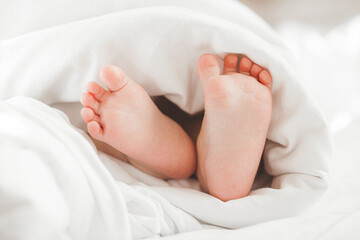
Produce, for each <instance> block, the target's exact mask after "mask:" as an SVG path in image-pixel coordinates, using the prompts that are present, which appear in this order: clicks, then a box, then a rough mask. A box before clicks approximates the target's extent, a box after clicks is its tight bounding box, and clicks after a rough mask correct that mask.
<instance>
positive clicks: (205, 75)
mask: <svg viewBox="0 0 360 240" xmlns="http://www.w3.org/2000/svg"><path fill="white" fill-rule="evenodd" d="M198 75H199V79H200V82H204V81H206V80H210V79H213V78H215V77H218V76H220V64H219V61H218V59H217V58H216V57H215V56H214V55H212V54H204V55H202V56H201V57H200V58H199V62H198Z"/></svg>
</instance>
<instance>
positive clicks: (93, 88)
mask: <svg viewBox="0 0 360 240" xmlns="http://www.w3.org/2000/svg"><path fill="white" fill-rule="evenodd" d="M86 91H88V92H89V93H91V95H93V96H94V97H95V99H96V100H98V101H100V102H101V101H102V100H103V99H104V98H105V97H106V95H107V94H108V92H107V91H105V89H103V88H102V87H100V86H99V84H97V83H96V82H88V84H87V85H86Z"/></svg>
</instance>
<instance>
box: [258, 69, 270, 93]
mask: <svg viewBox="0 0 360 240" xmlns="http://www.w3.org/2000/svg"><path fill="white" fill-rule="evenodd" d="M259 81H260V83H262V84H263V85H265V86H266V87H268V88H269V89H271V87H272V78H271V75H270V73H269V72H268V71H267V70H262V71H261V72H260V73H259Z"/></svg>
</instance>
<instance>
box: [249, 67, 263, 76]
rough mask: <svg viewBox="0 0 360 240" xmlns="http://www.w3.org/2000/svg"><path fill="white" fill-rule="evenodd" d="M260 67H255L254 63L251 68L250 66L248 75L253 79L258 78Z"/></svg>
mask: <svg viewBox="0 0 360 240" xmlns="http://www.w3.org/2000/svg"><path fill="white" fill-rule="evenodd" d="M262 70H263V69H262V67H260V66H259V65H257V64H256V63H254V64H253V65H252V66H251V69H250V75H251V76H252V77H254V78H258V77H259V74H260V72H261V71H262Z"/></svg>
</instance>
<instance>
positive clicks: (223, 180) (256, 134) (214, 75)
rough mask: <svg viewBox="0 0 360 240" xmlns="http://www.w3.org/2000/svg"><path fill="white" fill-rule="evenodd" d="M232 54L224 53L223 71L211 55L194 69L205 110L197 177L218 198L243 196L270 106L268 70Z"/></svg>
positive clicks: (254, 166)
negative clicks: (221, 71) (196, 69)
mask: <svg viewBox="0 0 360 240" xmlns="http://www.w3.org/2000/svg"><path fill="white" fill-rule="evenodd" d="M238 61H239V59H238V57H237V56H236V55H227V56H226V57H225V59H224V73H223V74H221V73H220V65H219V61H218V60H217V58H216V57H215V56H213V55H209V54H205V55H203V56H201V57H200V59H199V63H198V74H199V78H200V83H201V88H202V91H203V94H204V103H205V115H204V119H203V123H202V126H201V131H200V134H199V137H198V140H197V149H198V170H197V175H198V178H199V180H200V182H201V184H202V186H203V188H204V189H205V190H208V191H209V193H210V194H211V195H213V196H215V197H218V198H219V199H221V200H224V201H227V200H231V199H236V198H241V197H244V196H246V195H247V194H248V193H249V191H250V189H251V186H252V184H253V181H254V177H255V174H256V172H257V169H258V166H259V163H260V159H261V155H262V152H263V148H264V144H265V139H266V135H267V131H268V128H269V124H270V119H271V111H272V94H271V84H272V79H271V76H270V74H269V72H268V71H266V70H264V69H263V68H262V67H261V66H259V65H257V64H254V63H253V62H252V61H251V60H250V59H248V58H246V57H243V58H242V59H241V60H240V63H239V72H238V71H237V63H238Z"/></svg>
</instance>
